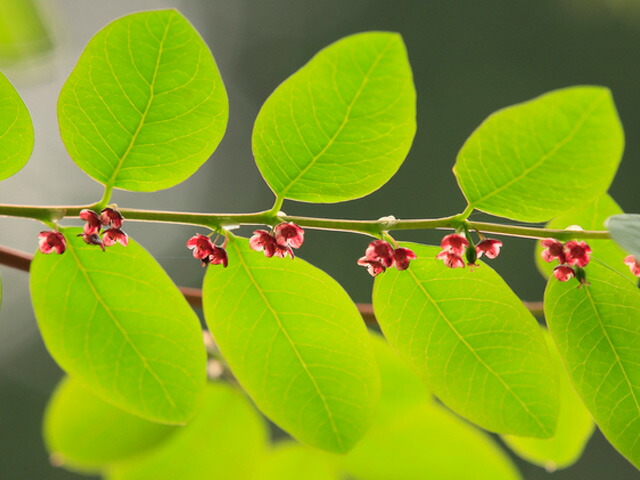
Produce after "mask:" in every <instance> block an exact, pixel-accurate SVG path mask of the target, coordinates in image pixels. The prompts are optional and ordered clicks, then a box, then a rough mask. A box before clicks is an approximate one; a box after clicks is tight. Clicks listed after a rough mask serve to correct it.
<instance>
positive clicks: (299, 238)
mask: <svg viewBox="0 0 640 480" xmlns="http://www.w3.org/2000/svg"><path fill="white" fill-rule="evenodd" d="M274 237H275V239H276V242H277V243H278V245H280V246H281V247H290V248H300V246H301V245H302V242H304V230H303V229H302V228H301V227H299V226H298V225H296V224H295V223H292V222H289V223H281V224H280V225H278V226H276V228H275V229H274Z"/></svg>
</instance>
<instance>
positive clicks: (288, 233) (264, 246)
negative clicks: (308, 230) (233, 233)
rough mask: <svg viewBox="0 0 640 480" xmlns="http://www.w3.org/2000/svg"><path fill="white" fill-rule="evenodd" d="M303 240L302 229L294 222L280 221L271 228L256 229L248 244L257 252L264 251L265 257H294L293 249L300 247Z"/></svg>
mask: <svg viewBox="0 0 640 480" xmlns="http://www.w3.org/2000/svg"><path fill="white" fill-rule="evenodd" d="M302 242H304V230H303V229H302V228H301V227H299V226H298V225H296V224H295V223H292V222H288V223H281V224H279V225H277V226H276V227H275V228H274V229H273V233H269V232H267V231H266V230H256V231H255V232H253V236H252V237H251V238H250V239H249V245H250V246H251V248H252V249H254V250H256V251H257V252H264V255H265V256H266V257H273V256H274V255H275V256H276V257H281V258H284V257H286V256H287V255H289V256H290V257H291V258H293V257H294V254H293V249H294V248H300V246H301V245H302Z"/></svg>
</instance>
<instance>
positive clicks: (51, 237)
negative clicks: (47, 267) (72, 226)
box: [38, 232, 67, 254]
mask: <svg viewBox="0 0 640 480" xmlns="http://www.w3.org/2000/svg"><path fill="white" fill-rule="evenodd" d="M38 248H39V249H40V251H41V252H42V253H46V254H49V253H53V252H56V253H57V254H61V253H64V251H65V250H66V248H67V241H66V240H65V238H64V235H62V234H61V233H59V232H40V233H39V234H38Z"/></svg>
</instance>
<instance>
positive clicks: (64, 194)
mask: <svg viewBox="0 0 640 480" xmlns="http://www.w3.org/2000/svg"><path fill="white" fill-rule="evenodd" d="M168 7H175V8H178V9H180V10H181V11H182V12H183V13H184V14H185V15H186V16H187V18H189V19H190V20H191V22H192V23H193V24H194V25H195V27H196V28H197V29H198V30H199V31H200V32H201V34H202V36H203V37H204V38H205V40H206V41H207V42H208V44H209V45H210V47H211V49H212V51H213V53H214V55H215V58H216V60H217V62H218V66H219V68H220V70H221V72H222V76H223V79H224V80H225V83H226V86H227V90H228V93H229V98H230V112H231V113H230V122H229V127H228V130H227V134H226V137H225V139H224V140H223V142H222V144H221V146H220V148H219V149H218V150H217V152H216V153H215V154H214V156H213V158H212V159H211V160H210V161H209V162H208V163H207V164H206V165H205V166H204V167H202V169H201V170H200V171H199V172H198V173H197V174H196V175H194V177H192V178H191V179H189V180H188V181H186V182H185V183H183V184H181V185H180V186H178V187H175V188H173V189H171V190H167V191H163V192H158V193H153V194H131V193H126V192H116V194H115V196H114V201H115V202H117V203H119V204H120V205H122V206H127V207H139V208H158V209H172V210H192V211H203V212H206V211H215V212H248V211H253V210H261V209H265V208H268V207H270V206H271V204H272V201H273V200H272V195H271V193H270V191H269V189H268V187H267V186H266V185H265V184H264V182H263V181H262V180H261V178H260V176H259V173H258V171H257V169H256V168H255V165H254V163H253V159H252V155H251V147H250V144H251V143H250V138H251V128H252V124H253V119H254V118H255V116H256V114H257V112H258V109H259V108H260V105H261V103H262V102H263V101H264V100H265V99H266V97H267V96H268V95H269V93H270V92H271V91H272V90H273V89H274V88H275V87H276V86H277V85H278V84H279V83H280V82H281V81H282V80H284V79H285V78H286V77H287V76H289V75H290V74H291V73H293V72H294V71H295V70H296V69H297V68H299V67H300V66H301V65H302V64H304V63H305V62H306V61H307V60H308V59H309V58H310V57H311V56H312V55H313V54H314V53H315V52H317V51H318V50H319V49H321V48H322V47H324V46H325V45H327V44H329V43H331V42H333V41H335V40H337V39H339V38H341V37H343V36H345V35H348V34H351V33H355V32H360V31H365V30H391V31H397V32H400V33H401V34H402V36H403V37H404V40H405V42H406V44H407V49H408V51H409V58H410V61H411V63H412V66H413V71H414V76H415V83H416V88H417V91H418V134H417V137H416V139H415V142H414V146H413V149H412V151H411V153H410V155H409V157H408V158H407V160H406V162H405V164H404V166H403V167H402V168H401V170H400V171H399V172H398V174H397V175H396V176H395V177H394V178H393V179H392V180H391V181H390V182H389V183H388V184H387V185H386V186H384V187H383V188H382V189H380V190H379V191H378V192H376V193H374V194H373V195H370V196H369V197H366V198H364V199H360V200H357V201H353V202H349V203H345V204H336V205H325V206H322V205H307V204H296V203H292V202H288V203H285V205H284V207H283V209H284V211H286V212H287V213H289V214H296V215H317V216H326V217H330V216H335V217H345V218H377V217H380V216H384V215H394V216H396V217H398V218H409V217H416V218H420V217H422V218H426V217H437V216H444V215H450V214H453V213H457V212H459V211H461V210H462V209H463V208H464V205H465V202H464V199H463V197H462V195H461V194H460V193H459V191H458V189H457V186H456V183H455V179H454V177H453V175H452V173H451V168H452V166H453V163H454V161H455V157H456V153H457V150H458V149H459V147H460V146H461V145H462V143H463V142H464V140H465V138H466V137H467V136H468V135H469V134H470V133H471V131H472V130H473V129H474V128H475V127H476V126H477V125H478V124H479V123H480V122H481V121H482V120H483V119H484V118H485V117H486V116H487V115H489V114H490V113H491V112H493V111H495V110H497V109H499V108H501V107H504V106H507V105H510V104H513V103H517V102H521V101H524V100H527V99H530V98H532V97H534V96H537V95H539V94H541V93H543V92H546V91H549V90H552V89H556V88H560V87H565V86H569V85H579V84H597V85H605V86H608V87H609V88H611V90H612V91H613V95H614V98H615V100H616V104H617V106H618V109H619V113H620V116H621V118H622V123H623V125H624V128H625V133H626V151H625V155H624V160H623V162H622V166H621V168H620V171H619V173H618V176H617V177H616V180H615V181H614V184H613V186H612V188H611V193H612V195H613V197H614V198H615V199H616V200H617V201H618V202H619V203H620V205H621V206H622V207H623V209H624V210H625V211H627V212H636V213H638V212H640V195H638V186H637V184H638V180H639V179H640V163H639V162H638V158H639V156H640V108H639V107H640V88H639V87H638V85H639V82H638V80H639V79H640V64H639V62H638V58H637V54H638V52H639V51H640V2H638V1H637V0H539V1H537V2H525V1H517V0H516V1H509V0H485V1H482V2H479V1H474V0H449V1H446V0H439V1H436V0H423V1H408V0H405V1H402V0H396V1H391V0H316V1H313V2H312V1H308V0H233V1H230V0H174V1H168V0H146V1H145V0H110V1H109V2H95V1H86V0H51V1H35V0H33V1H31V0H0V57H2V58H0V68H2V70H3V71H4V72H5V73H6V75H7V76H8V77H9V78H10V79H11V80H12V82H13V83H14V84H15V85H16V86H17V88H18V90H19V91H20V93H21V94H22V96H23V98H24V100H25V102H26V104H27V106H28V107H29V109H30V110H31V112H32V115H33V117H34V123H35V128H36V147H35V150H34V154H33V157H32V159H31V161H30V163H29V164H28V165H27V167H25V169H24V170H22V171H21V172H20V173H19V174H17V175H15V176H14V177H12V178H11V179H9V180H7V181H5V182H3V183H2V186H0V202H2V203H29V204H49V205H51V204H72V203H78V204H86V203H90V202H93V201H95V200H97V199H99V198H100V196H101V188H100V186H99V185H98V184H96V183H95V182H93V181H92V180H90V179H89V178H88V177H86V176H84V174H83V173H82V172H80V170H79V169H78V168H77V167H75V165H74V164H73V162H72V161H71V160H70V159H69V157H68V155H67V154H66V152H65V150H64V147H63V146H62V143H61V141H60V139H59V136H58V129H57V124H56V113H55V104H56V98H57V94H58V91H59V90H60V87H61V86H62V84H63V82H64V80H65V78H66V76H67V75H68V74H69V72H70V71H71V69H72V68H73V65H74V63H75V61H76V60H77V58H78V55H79V54H80V52H81V50H82V48H83V46H84V45H85V44H86V42H87V41H88V40H89V38H90V37H91V36H92V35H93V34H94V33H95V32H96V31H97V30H98V29H99V28H101V27H102V26H104V25H105V24H106V23H108V22H109V21H111V20H113V19H115V18H117V17H119V16H121V15H124V14H126V13H129V12H133V11H138V10H144V9H155V8H168ZM549 175H550V176H551V175H553V172H549ZM473 218H474V219H475V218H482V216H481V215H474V217H473ZM40 229H41V228H40V226H39V225H38V224H37V223H35V222H29V221H24V220H22V221H20V220H15V219H2V228H1V229H0V243H2V244H5V245H9V246H12V247H15V248H19V249H22V250H28V251H32V250H34V249H35V247H36V239H35V238H36V237H35V235H36V233H37V232H38V231H40ZM126 230H127V232H128V233H129V234H130V235H132V236H133V237H135V238H136V239H137V240H138V241H140V242H141V243H142V244H143V245H145V246H146V247H147V249H149V250H150V251H151V252H152V253H153V254H154V255H155V256H156V257H157V258H158V259H159V260H160V262H161V263H162V264H163V265H164V267H165V268H166V269H167V270H168V272H169V274H170V275H171V276H172V277H173V278H174V280H175V281H176V283H178V284H180V285H185V286H193V287H196V286H199V285H200V282H201V279H202V275H203V270H202V269H201V268H200V267H199V265H198V264H197V262H195V261H193V260H192V259H191V258H190V253H189V252H188V251H187V250H186V248H185V247H184V242H185V240H186V239H187V238H188V237H189V236H191V235H193V233H195V232H194V231H193V229H190V228H185V227H177V226H176V227H173V226H159V225H143V224H138V225H136V224H133V223H131V224H128V225H127V229H126ZM202 233H204V232H202ZM441 236H442V233H441V232H427V233H425V232H414V233H407V234H406V235H403V236H402V239H411V240H416V241H420V242H438V241H439V238H440V237H441ZM505 243H506V245H505V248H504V250H503V253H502V254H501V256H500V258H499V259H497V261H496V262H495V264H494V265H495V266H496V268H497V270H498V271H499V272H500V273H501V274H503V276H504V277H505V279H506V280H507V281H508V282H509V284H510V285H511V286H512V288H513V289H514V290H515V291H516V293H518V294H519V295H520V296H521V297H522V298H523V299H525V300H539V299H541V298H542V292H543V289H544V280H543V279H542V277H541V276H540V275H539V274H538V273H537V271H536V270H535V267H534V263H533V260H532V251H533V244H532V242H531V241H525V240H509V241H508V242H505ZM365 246H366V240H364V239H363V238H358V237H355V236H349V235H346V234H331V235H329V234H326V233H322V232H313V233H311V232H309V233H308V235H307V241H306V243H305V247H304V249H303V250H302V251H301V256H303V257H304V258H306V259H307V260H309V261H311V262H312V263H314V264H316V265H318V266H320V267H321V268H323V269H325V270H326V271H327V272H328V273H330V274H331V275H333V276H334V277H335V278H336V279H337V280H338V281H339V282H340V283H341V284H342V285H343V286H344V287H345V288H346V289H347V291H348V292H349V293H350V294H351V296H352V298H353V299H354V300H356V301H359V302H368V301H370V291H371V283H372V281H371V279H370V277H369V276H368V275H367V274H366V272H365V271H364V270H363V269H362V268H361V267H358V266H357V265H356V263H355V260H356V259H357V258H358V257H359V256H360V255H361V254H362V251H363V250H364V248H365ZM2 279H3V286H4V302H3V305H2V313H1V315H0V452H2V454H0V478H3V479H5V478H6V479H7V480H40V479H73V478H87V477H79V476H76V475H74V474H72V473H69V472H66V471H64V470H60V469H56V468H53V467H51V466H50V465H49V463H48V459H47V454H46V452H45V450H44V446H43V444H42V440H41V435H40V429H41V426H40V424H41V418H42V412H43V408H44V406H45V404H46V402H47V399H48V396H49V395H50V393H51V391H52V389H53V387H54V386H55V384H56V383H57V381H58V379H59V378H60V376H61V372H60V370H59V369H58V368H57V367H56V365H55V364H54V363H53V361H52V360H51V359H50V357H49V356H48V354H47V352H46V350H45V349H44V347H43V345H42V341H41V340H40V337H39V334H38V332H37V327H36V324H35V319H34V317H33V313H32V311H31V307H30V304H29V296H28V276H27V275H26V274H25V273H24V272H18V271H14V270H10V269H7V268H5V267H3V268H2ZM519 467H520V469H521V471H522V473H523V476H524V478H525V479H527V480H538V479H549V478H555V479H557V480H565V479H566V480H570V479H585V478H586V479H615V480H624V479H632V478H639V476H640V475H638V472H637V471H636V470H635V469H634V468H633V467H631V466H630V464H628V463H627V462H626V461H625V460H624V459H623V458H622V457H620V456H619V455H618V454H617V453H616V452H615V451H614V450H613V449H612V448H611V447H610V446H609V445H608V444H607V443H606V441H605V440H604V439H603V438H602V437H601V436H600V435H599V434H598V435H596V436H594V438H593V439H592V440H591V441H590V443H589V445H588V447H587V450H586V452H585V454H584V457H583V459H582V460H581V461H580V462H579V463H578V464H577V465H576V466H574V467H572V468H570V469H568V470H565V471H560V472H556V473H554V474H548V473H547V472H545V471H544V470H542V469H540V468H538V467H534V466H532V465H527V464H524V463H519Z"/></svg>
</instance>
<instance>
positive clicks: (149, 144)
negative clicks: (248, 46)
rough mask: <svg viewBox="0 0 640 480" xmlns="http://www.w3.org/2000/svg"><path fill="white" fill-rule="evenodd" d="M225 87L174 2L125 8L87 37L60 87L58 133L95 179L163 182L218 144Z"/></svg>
mask: <svg viewBox="0 0 640 480" xmlns="http://www.w3.org/2000/svg"><path fill="white" fill-rule="evenodd" d="M228 110H229V107H228V101H227V94H226V92H225V89H224V85H223V83H222V79H221V78H220V73H219V72H218V68H217V67H216V64H215V61H214V59H213V57H212V56H211V52H210V51H209V49H208V47H207V45H206V44H205V42H204V41H203V40H202V38H201V37H200V35H198V32H196V30H195V29H194V28H193V27H192V26H191V24H190V23H189V22H188V21H187V20H186V19H185V18H184V17H183V16H182V15H181V14H180V13H178V12H177V11H175V10H157V11H150V12H143V13H135V14H132V15H127V16H125V17H122V18H120V19H118V20H115V21H114V22H112V23H110V24H109V25H107V26H106V27H104V28H103V29H102V30H101V31H100V32H98V33H97V34H96V35H95V36H94V37H93V38H92V39H91V41H90V42H89V44H88V45H87V47H86V48H85V50H84V52H83V53H82V55H81V57H80V59H79V60H78V64H77V65H76V67H75V69H74V70H73V72H71V75H70V76H69V79H68V80H67V82H66V83H65V84H64V86H63V87H62V91H61V92H60V98H59V100H58V121H59V123H60V135H61V136H62V140H63V141H64V144H65V146H66V147H67V150H68V152H69V155H71V158H72V159H73V161H74V162H76V163H77V164H78V166H79V167H80V168H81V169H82V170H84V171H85V172H86V173H87V174H88V175H89V176H91V177H92V178H94V179H95V180H97V181H98V182H100V183H102V184H104V185H108V186H114V187H116V188H121V189H124V190H134V191H145V192H148V191H154V190H160V189H163V188H169V187H172V186H173V185H176V184H178V183H180V182H182V181H183V180H185V179H186V178H188V177H189V176H190V175H192V174H193V173H194V172H195V171H196V170H197V169H198V168H199V167H200V166H201V165H202V164H203V163H204V162H205V161H206V160H207V159H208V158H209V156H211V154H212V153H213V151H214V150H215V149H216V147H217V146H218V143H220V140H221V139H222V136H223V134H224V131H225V128H226V125H227V118H228Z"/></svg>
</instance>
